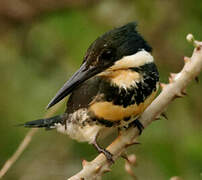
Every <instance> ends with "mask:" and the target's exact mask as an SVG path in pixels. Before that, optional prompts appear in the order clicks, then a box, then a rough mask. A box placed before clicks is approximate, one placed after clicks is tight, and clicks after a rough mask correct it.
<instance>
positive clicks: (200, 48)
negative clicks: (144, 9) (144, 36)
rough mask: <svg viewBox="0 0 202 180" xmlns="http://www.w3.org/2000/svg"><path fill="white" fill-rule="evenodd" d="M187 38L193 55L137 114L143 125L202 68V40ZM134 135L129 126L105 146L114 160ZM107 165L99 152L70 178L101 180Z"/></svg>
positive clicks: (182, 92) (177, 94)
mask: <svg viewBox="0 0 202 180" xmlns="http://www.w3.org/2000/svg"><path fill="white" fill-rule="evenodd" d="M187 40H188V41H189V42H191V43H192V44H193V45H194V47H195V49H194V52H193V54H192V57H191V58H185V59H184V60H185V65H184V67H183V69H182V70H181V71H180V72H179V73H177V74H171V77H170V81H169V84H162V92H161V93H160V95H159V96H158V97H157V98H156V99H155V100H154V101H153V103H152V104H151V105H150V106H149V107H148V108H147V109H146V110H145V112H144V113H143V114H142V116H141V117H140V119H139V120H140V122H141V123H142V124H143V126H144V127H145V128H146V127H147V126H148V125H149V124H150V123H152V122H153V121H154V120H155V119H156V117H159V116H160V114H161V113H162V112H164V111H165V109H166V108H167V106H168V105H169V104H170V103H171V102H172V101H173V100H174V99H175V98H177V97H183V96H185V88H186V86H187V85H188V83H189V82H190V81H191V80H192V79H194V78H195V77H197V75H198V74H199V73H200V71H201V69H202V42H198V41H195V40H194V38H193V35H190V34H189V35H188V36H187ZM136 137H138V130H137V128H135V129H134V128H131V129H128V130H127V131H125V132H124V133H122V134H121V135H120V136H119V137H118V138H116V139H115V140H114V141H113V143H112V144H111V145H109V146H108V148H107V150H108V151H110V152H111V153H112V154H113V155H114V158H113V159H114V160H116V159H117V158H118V157H119V156H121V154H122V152H124V150H125V149H126V148H127V145H128V144H131V143H133V142H134V139H135V138H136ZM110 166H111V164H110V163H109V162H108V161H107V160H106V158H105V156H104V155H103V154H100V155H99V156H97V157H96V158H95V159H94V160H93V161H91V162H87V161H85V163H83V169H82V170H81V171H80V172H79V173H77V174H76V175H74V176H72V177H71V178H69V180H81V179H85V180H90V179H91V180H93V179H100V178H101V176H102V175H103V174H104V173H105V172H109V171H110Z"/></svg>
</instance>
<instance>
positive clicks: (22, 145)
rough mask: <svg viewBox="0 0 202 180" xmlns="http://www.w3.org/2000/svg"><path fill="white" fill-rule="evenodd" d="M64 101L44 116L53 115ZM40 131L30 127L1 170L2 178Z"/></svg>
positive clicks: (0, 175) (0, 176)
mask: <svg viewBox="0 0 202 180" xmlns="http://www.w3.org/2000/svg"><path fill="white" fill-rule="evenodd" d="M61 104H62V103H59V105H57V106H56V107H55V108H52V109H51V110H50V111H48V112H47V113H46V115H45V116H44V118H47V117H50V116H52V115H53V114H54V113H55V112H56V111H57V110H58V109H59V107H60V106H61ZM37 131H38V128H34V129H30V130H29V131H28V133H27V134H26V136H25V137H24V139H23V140H22V141H21V143H20V145H19V146H18V148H17V150H16V151H15V152H14V154H13V155H12V156H11V157H10V158H9V159H8V160H7V161H6V162H5V164H4V165H3V167H2V169H1V170H0V179H1V178H2V177H3V176H4V175H5V174H6V173H7V171H8V170H9V169H10V168H11V166H12V165H13V164H14V163H15V162H16V160H17V159H18V158H19V157H20V155H21V154H22V153H23V152H24V150H25V149H26V148H27V146H28V145H29V144H30V142H31V140H32V138H33V136H34V135H35V134H36V132H37Z"/></svg>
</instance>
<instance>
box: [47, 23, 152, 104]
mask: <svg viewBox="0 0 202 180" xmlns="http://www.w3.org/2000/svg"><path fill="white" fill-rule="evenodd" d="M136 26H137V25H136V23H135V22H131V23H128V24H126V25H124V26H122V27H119V28H115V29H113V30H111V31H109V32H106V33H105V34H103V35H102V36H100V37H98V38H97V39H96V40H95V41H94V42H93V43H92V44H91V45H90V47H89V48H88V50H87V52H86V55H85V57H84V60H83V63H82V64H81V66H80V68H79V69H78V70H77V71H76V72H75V73H74V74H73V76H72V77H71V78H70V79H69V80H68V81H67V82H66V83H65V84H64V86H63V87H62V88H61V89H60V90H59V91H58V92H57V94H56V96H55V97H54V98H53V99H52V100H51V101H50V103H49V104H48V106H47V108H50V107H51V106H53V105H54V104H56V103H58V102H59V101H60V100H62V99H63V98H64V97H66V96H67V95H68V94H69V93H71V92H72V91H73V90H74V89H75V88H76V87H78V86H79V85H80V84H81V83H83V82H84V81H86V80H87V79H89V78H91V77H93V76H95V75H99V74H102V73H105V72H108V71H112V70H113V71H114V70H119V69H128V68H133V67H139V66H141V65H144V64H146V63H149V62H152V61H153V58H152V56H151V54H150V52H151V50H152V49H151V47H150V46H149V45H148V44H147V42H146V41H145V40H144V39H143V37H142V36H141V35H140V34H139V33H138V32H137V31H136Z"/></svg>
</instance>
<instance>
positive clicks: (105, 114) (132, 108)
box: [90, 91, 156, 122]
mask: <svg viewBox="0 0 202 180" xmlns="http://www.w3.org/2000/svg"><path fill="white" fill-rule="evenodd" d="M155 94H156V91H154V92H153V93H152V94H151V95H150V96H149V97H147V98H146V99H145V100H144V102H142V103H140V104H136V103H135V102H134V104H132V105H129V106H127V107H123V106H122V105H115V104H113V102H107V101H104V102H96V103H93V104H92V105H91V106H90V111H91V112H93V114H94V115H95V116H96V117H97V118H98V119H105V120H108V121H112V122H114V121H120V120H126V121H127V119H130V118H131V117H137V116H139V115H140V114H141V113H142V112H143V111H144V110H145V109H146V108H147V106H148V105H149V104H150V103H151V102H152V101H153V99H154V97H155Z"/></svg>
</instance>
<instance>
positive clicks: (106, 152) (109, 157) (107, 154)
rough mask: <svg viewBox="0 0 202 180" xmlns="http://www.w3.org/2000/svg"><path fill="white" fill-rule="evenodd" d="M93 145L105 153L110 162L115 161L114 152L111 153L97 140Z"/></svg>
mask: <svg viewBox="0 0 202 180" xmlns="http://www.w3.org/2000/svg"><path fill="white" fill-rule="evenodd" d="M93 146H94V147H95V148H96V150H97V151H98V152H99V153H103V154H104V155H105V157H106V158H107V160H108V161H109V162H110V163H114V160H113V154H112V153H110V152H109V151H108V150H106V149H104V148H102V147H100V146H99V145H98V144H97V142H96V141H94V142H93Z"/></svg>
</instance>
